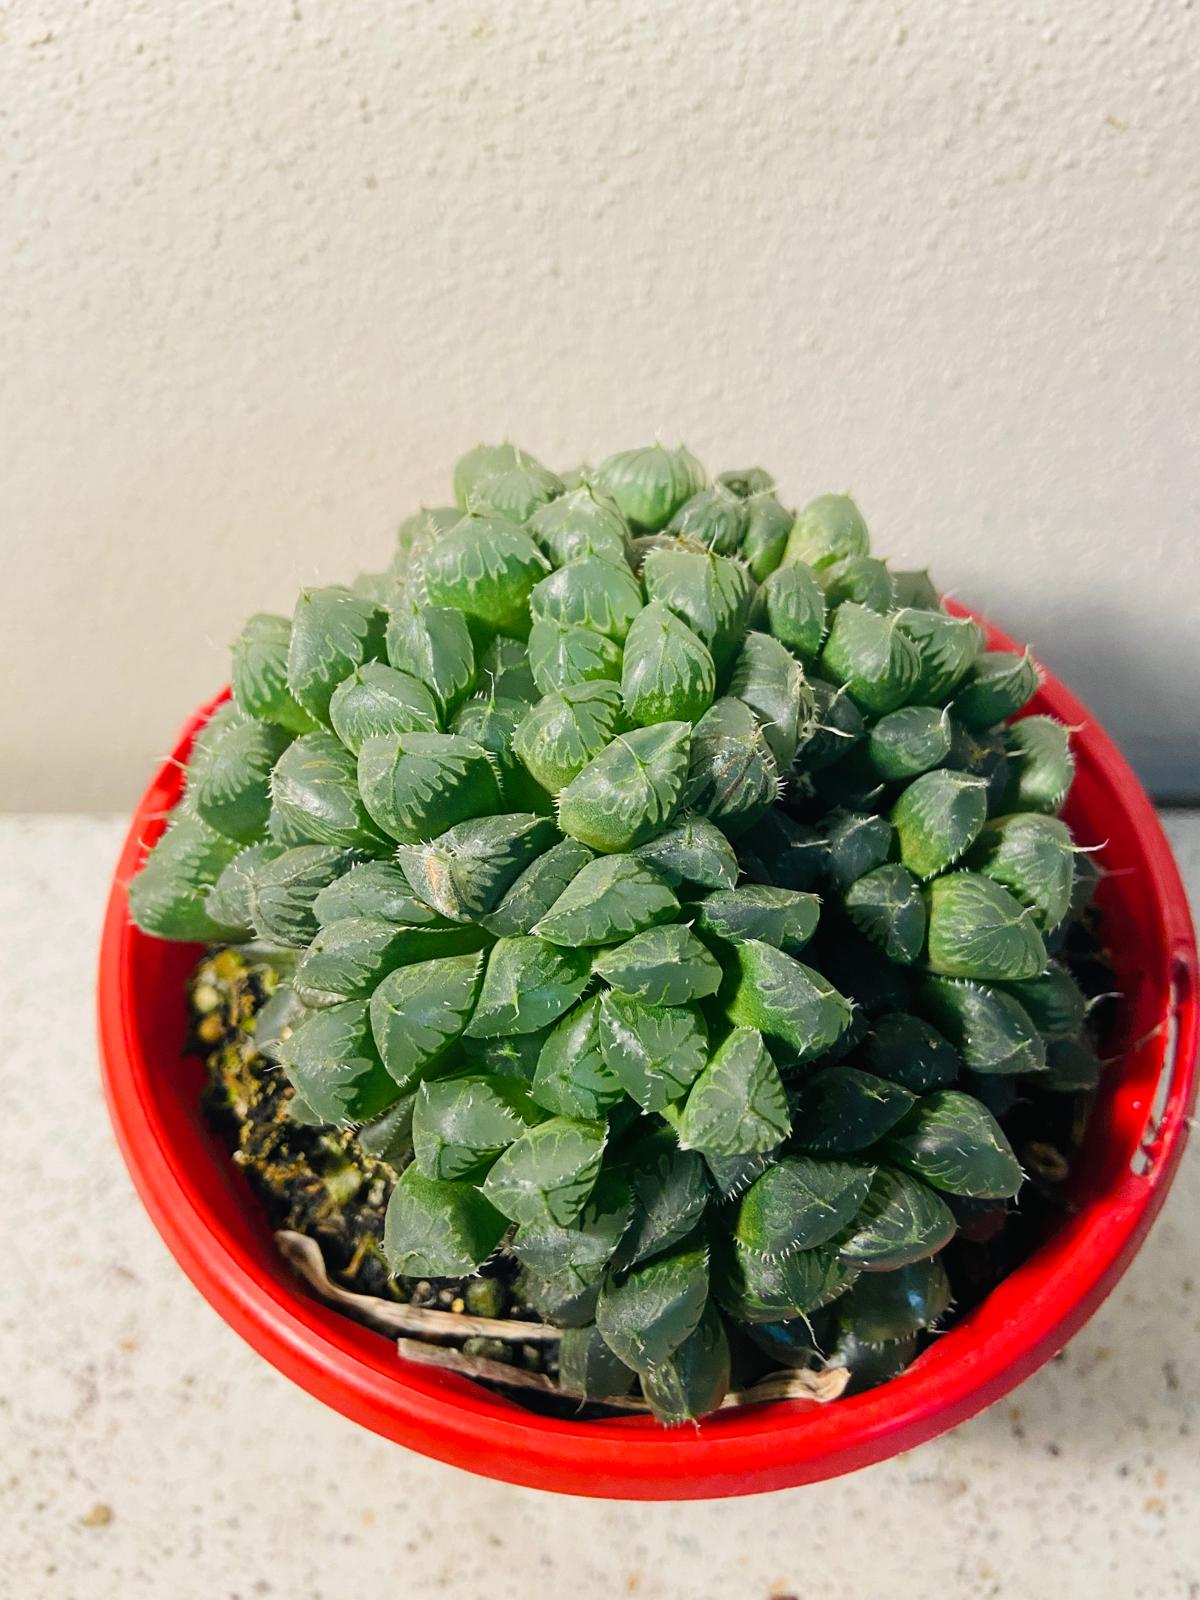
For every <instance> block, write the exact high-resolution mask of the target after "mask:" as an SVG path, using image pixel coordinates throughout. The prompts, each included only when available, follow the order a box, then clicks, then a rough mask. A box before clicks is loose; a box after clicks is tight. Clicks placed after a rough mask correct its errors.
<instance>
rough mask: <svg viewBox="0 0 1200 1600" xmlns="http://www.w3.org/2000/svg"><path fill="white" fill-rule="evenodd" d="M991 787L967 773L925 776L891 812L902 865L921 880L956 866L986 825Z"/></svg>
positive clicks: (939, 771) (928, 773)
mask: <svg viewBox="0 0 1200 1600" xmlns="http://www.w3.org/2000/svg"><path fill="white" fill-rule="evenodd" d="M986 788H987V786H986V784H985V783H984V781H983V780H982V779H981V778H975V777H972V776H971V775H970V774H969V773H965V772H946V771H942V770H940V769H939V770H938V771H936V772H926V773H924V774H923V775H922V776H921V777H919V778H915V779H914V780H913V782H912V783H910V784H909V786H908V788H907V789H905V791H904V793H903V794H902V795H901V796H900V798H899V799H898V800H897V801H896V804H895V805H894V806H893V807H892V812H891V818H892V826H893V827H894V828H895V830H896V837H897V839H898V840H899V843H900V859H901V861H902V862H903V863H904V865H905V866H906V867H907V868H908V869H909V871H910V872H913V873H915V874H916V876H917V877H918V878H932V877H933V876H934V874H935V873H938V872H942V871H944V870H945V868H947V867H950V866H953V865H954V863H955V862H956V861H957V860H958V859H959V857H960V856H962V855H963V853H964V852H965V851H966V850H967V849H968V848H969V847H970V846H971V845H972V844H973V843H974V842H975V840H976V839H977V838H978V837H979V833H980V830H981V829H982V827H983V825H984V823H985V822H986V820H987V792H986Z"/></svg>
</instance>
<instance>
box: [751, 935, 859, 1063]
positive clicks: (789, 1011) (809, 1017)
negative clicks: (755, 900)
mask: <svg viewBox="0 0 1200 1600" xmlns="http://www.w3.org/2000/svg"><path fill="white" fill-rule="evenodd" d="M735 958H736V982H735V984H734V987H733V990H732V993H731V995H730V999H729V1003H728V1005H727V1007H726V1011H727V1014H728V1016H729V1020H730V1021H731V1022H733V1023H736V1024H738V1025H739V1026H742V1027H748V1028H757V1029H758V1030H759V1032H760V1033H762V1034H763V1036H764V1037H765V1038H766V1039H767V1040H768V1042H769V1043H772V1044H773V1045H774V1046H775V1047H776V1049H777V1050H779V1051H780V1052H781V1053H782V1055H783V1057H784V1059H785V1060H786V1062H787V1063H788V1064H789V1065H799V1064H800V1063H802V1062H805V1061H811V1060H812V1059H813V1058H814V1057H816V1056H819V1055H824V1053H825V1052H826V1050H829V1049H830V1048H832V1046H833V1045H834V1044H836V1042H837V1040H838V1038H839V1037H840V1035H841V1034H842V1033H843V1032H844V1031H845V1029H846V1028H848V1027H849V1025H850V1005H849V1002H848V1001H847V1000H845V999H844V998H843V997H842V996H841V995H840V994H839V993H838V992H837V990H836V989H835V988H834V987H833V985H832V984H831V983H830V982H829V981H828V980H827V979H826V978H824V977H822V975H821V974H820V973H819V972H815V971H814V970H813V969H812V968H811V967H806V966H804V965H803V963H801V962H799V961H794V960H793V959H792V957H791V956H789V955H785V954H784V952H783V951H782V950H776V949H774V948H773V946H771V945H769V944H764V943H763V942H762V941H761V940H759V939H748V940H746V941H745V943H743V944H739V945H738V946H737V947H736V951H735Z"/></svg>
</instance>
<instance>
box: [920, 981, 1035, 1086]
mask: <svg viewBox="0 0 1200 1600" xmlns="http://www.w3.org/2000/svg"><path fill="white" fill-rule="evenodd" d="M920 998H921V1007H922V1010H924V1011H925V1012H926V1013H927V1015H928V1017H929V1020H930V1021H931V1022H932V1023H933V1025H934V1026H935V1027H936V1028H937V1029H938V1030H939V1031H940V1032H941V1033H943V1034H945V1036H946V1038H947V1039H948V1040H949V1041H950V1043H951V1044H952V1045H954V1046H955V1047H956V1048H957V1050H958V1051H959V1053H960V1054H961V1056H962V1058H963V1061H964V1062H965V1063H966V1065H967V1066H968V1067H970V1069H971V1070H972V1072H1040V1071H1042V1070H1043V1069H1044V1067H1045V1065H1046V1047H1045V1045H1044V1044H1043V1042H1042V1039H1041V1035H1040V1034H1039V1033H1038V1030H1037V1029H1036V1028H1035V1027H1034V1025H1033V1021H1032V1020H1031V1018H1030V1016H1029V1013H1028V1012H1027V1011H1025V1010H1024V1009H1023V1008H1022V1007H1021V1006H1020V1004H1019V1003H1018V1002H1017V1001H1016V1000H1014V999H1013V997H1012V995H1010V994H1006V993H1005V992H1004V991H1003V990H1001V989H995V988H991V987H989V986H988V985H986V984H982V983H971V982H967V981H965V980H963V979H961V978H935V977H930V978H928V979H927V980H926V981H925V983H924V985H923V986H922V989H921V997H920Z"/></svg>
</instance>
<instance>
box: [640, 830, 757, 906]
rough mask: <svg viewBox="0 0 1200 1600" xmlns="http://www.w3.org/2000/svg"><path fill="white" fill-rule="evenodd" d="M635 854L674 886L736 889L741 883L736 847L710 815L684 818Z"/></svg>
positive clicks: (643, 845) (675, 887) (642, 846)
mask: <svg viewBox="0 0 1200 1600" xmlns="http://www.w3.org/2000/svg"><path fill="white" fill-rule="evenodd" d="M634 855H636V856H637V857H638V858H639V859H640V860H642V861H645V862H646V863H647V865H649V866H651V867H653V869H654V871H655V872H657V873H658V875H659V877H660V878H661V879H662V880H663V882H664V883H667V884H669V885H670V887H671V888H672V889H678V888H681V887H683V886H688V887H692V886H695V887H698V888H703V889H732V888H733V886H734V884H735V883H736V882H737V877H738V863H737V857H736V856H735V855H734V853H733V846H732V845H731V844H730V843H729V840H728V839H727V838H726V837H725V835H724V834H723V833H722V832H721V830H720V828H718V827H716V826H715V825H714V824H713V823H711V822H710V821H709V820H708V818H707V817H684V818H682V820H680V821H678V822H675V823H673V824H672V825H671V827H669V828H668V829H667V830H666V831H665V833H660V834H659V835H658V836H657V838H654V839H650V840H648V841H647V842H646V843H645V844H640V845H638V847H637V849H636V850H635V851H634Z"/></svg>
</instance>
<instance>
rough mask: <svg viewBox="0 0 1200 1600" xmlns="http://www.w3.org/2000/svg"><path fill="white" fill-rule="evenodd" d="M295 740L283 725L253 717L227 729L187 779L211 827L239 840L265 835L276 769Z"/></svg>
mask: <svg viewBox="0 0 1200 1600" xmlns="http://www.w3.org/2000/svg"><path fill="white" fill-rule="evenodd" d="M291 741H292V735H291V734H290V733H288V732H287V731H286V730H285V729H284V728H281V727H279V726H277V725H276V724H273V723H270V722H258V721H256V720H254V719H253V718H251V719H250V720H249V721H239V722H235V723H232V724H230V725H229V726H227V727H225V728H223V729H222V731H221V733H220V735H219V736H218V737H217V738H216V740H215V741H214V742H213V744H212V745H211V746H210V747H209V748H208V749H207V751H206V752H205V756H204V759H203V760H202V762H201V763H200V766H199V769H198V770H197V771H196V772H195V775H194V777H193V778H192V779H191V780H190V781H189V783H188V799H189V800H190V801H192V802H193V803H194V805H195V807H196V810H197V811H198V812H199V814H200V815H201V816H202V817H203V818H204V820H205V822H207V823H208V825H209V827H210V828H215V829H216V830H217V832H218V833H223V834H225V836H226V837H227V838H229V839H235V840H237V842H238V843H239V844H254V843H255V842H256V841H257V840H259V839H260V838H261V837H262V833H263V829H264V828H265V827H266V825H267V818H268V816H269V815H270V812H271V769H272V768H273V767H274V765H275V763H276V762H277V761H278V760H279V758H280V756H281V755H282V754H283V753H284V751H285V750H286V749H287V747H288V745H289V744H290V743H291Z"/></svg>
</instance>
